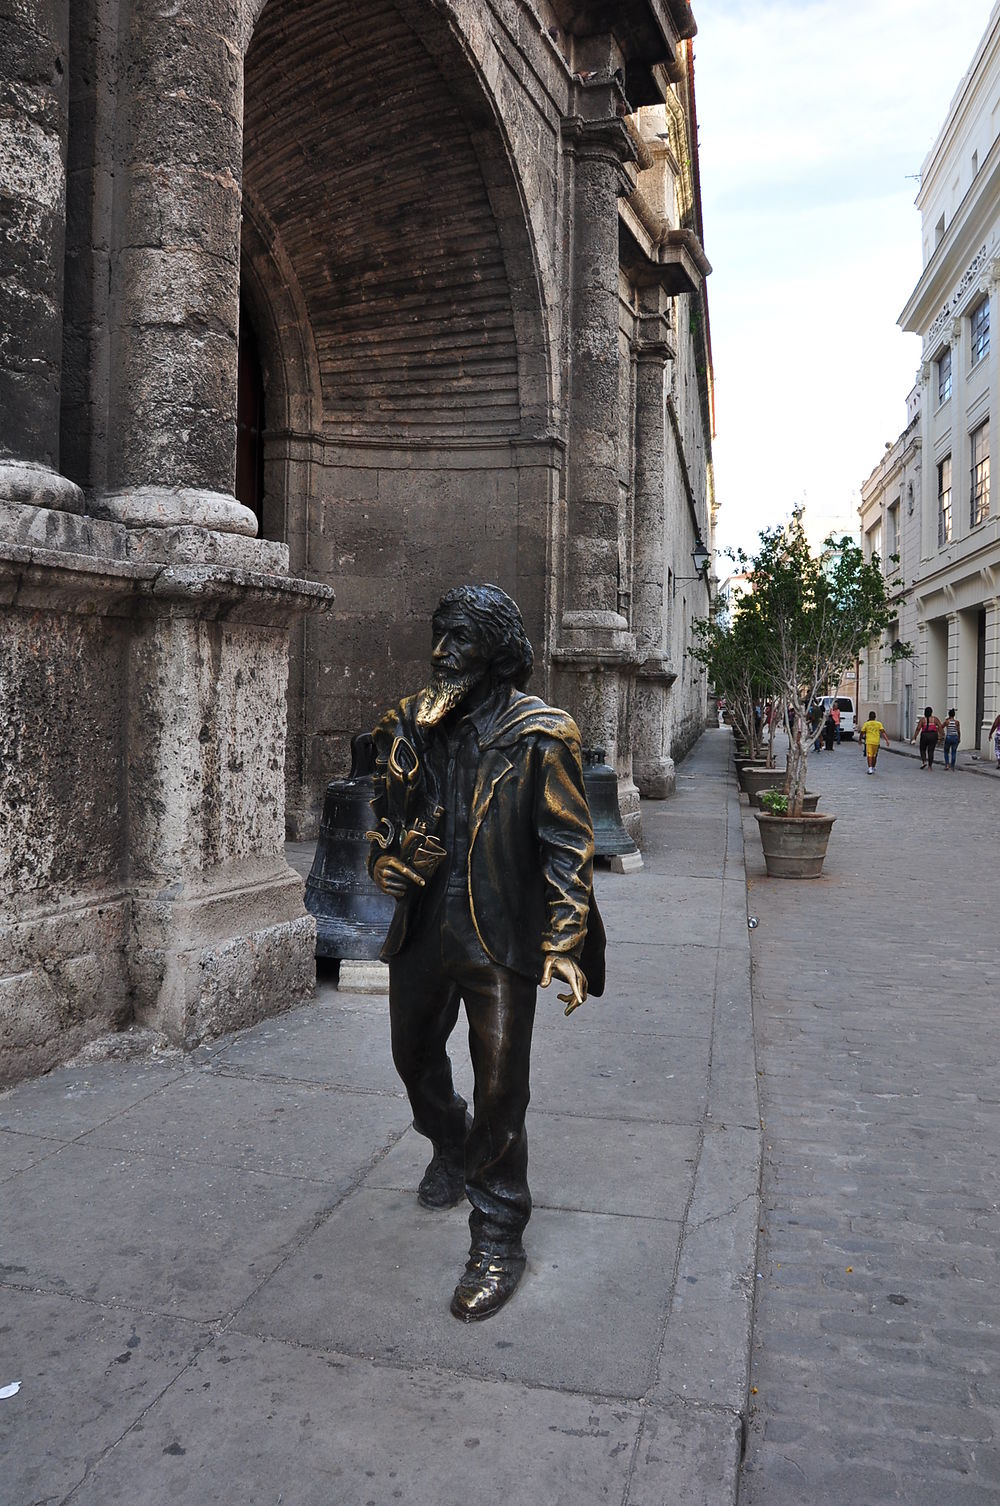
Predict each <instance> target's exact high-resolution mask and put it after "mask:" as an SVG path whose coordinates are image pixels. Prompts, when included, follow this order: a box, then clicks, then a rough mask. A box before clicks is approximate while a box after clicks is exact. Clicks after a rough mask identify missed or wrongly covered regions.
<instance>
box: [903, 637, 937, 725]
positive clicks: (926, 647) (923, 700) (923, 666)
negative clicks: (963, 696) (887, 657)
mask: <svg viewBox="0 0 1000 1506" xmlns="http://www.w3.org/2000/svg"><path fill="white" fill-rule="evenodd" d="M930 646H931V645H930V634H929V632H928V629H927V624H926V622H918V623H917V700H918V701H919V702H920V711H919V714H920V715H921V716H922V715H923V710H924V707H925V706H926V705H927V684H928V680H929V678H930V667H929V665H928V662H927V656H928V654H929V652H930ZM915 725H916V723H914V726H915ZM904 730H905V732H906V736H907V737H910V736H911V734H912V732H913V728H912V727H907V728H905V729H904Z"/></svg>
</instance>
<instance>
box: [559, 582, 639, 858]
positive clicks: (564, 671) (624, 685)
mask: <svg viewBox="0 0 1000 1506" xmlns="http://www.w3.org/2000/svg"><path fill="white" fill-rule="evenodd" d="M552 658H553V663H554V665H555V667H556V677H555V699H556V701H557V703H558V704H559V705H561V706H565V707H566V708H567V710H569V711H570V712H571V713H572V715H573V717H574V718H575V720H576V722H577V725H578V726H579V728H580V731H581V734H582V736H583V740H584V744H585V746H588V747H600V748H603V749H604V751H605V756H606V758H607V761H608V763H609V764H611V766H612V768H614V769H615V771H616V773H617V774H618V808H619V810H620V811H621V817H622V822H623V824H624V826H625V830H626V831H627V832H628V834H629V836H630V837H631V838H632V840H633V841H635V842H638V841H639V839H640V836H641V817H640V813H639V791H638V789H637V787H636V784H635V782H634V780H633V778H632V766H631V758H630V756H629V752H628V736H627V726H628V714H629V703H628V689H629V679H630V675H631V671H632V669H633V667H634V665H635V658H636V654H635V638H634V637H633V635H632V633H631V632H630V631H629V628H628V623H627V622H626V621H625V618H624V617H622V616H621V615H620V614H619V613H617V612H600V611H595V612H566V613H564V614H563V619H562V624H561V632H560V636H559V645H558V647H557V648H555V649H554V650H553V653H552Z"/></svg>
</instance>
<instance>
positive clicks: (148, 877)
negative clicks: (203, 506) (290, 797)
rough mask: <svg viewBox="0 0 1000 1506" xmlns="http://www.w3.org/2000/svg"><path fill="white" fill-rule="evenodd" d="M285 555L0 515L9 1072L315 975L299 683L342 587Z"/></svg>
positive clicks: (2, 1017)
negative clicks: (296, 717)
mask: <svg viewBox="0 0 1000 1506" xmlns="http://www.w3.org/2000/svg"><path fill="white" fill-rule="evenodd" d="M234 549H235V550H236V552H237V554H238V558H237V554H234ZM150 554H152V555H154V556H158V558H150V557H149V556H150ZM171 555H173V559H172V560H171V558H170V556H171ZM199 556H200V558H199ZM227 556H228V558H227ZM255 564H256V565H257V566H258V567H259V568H257V569H254V568H253V566H254V565H255ZM285 568H287V552H286V551H285V549H284V546H282V545H277V544H256V542H255V541H252V540H246V539H233V540H227V539H225V538H223V537H220V536H218V535H213V534H211V533H210V532H209V531H208V530H204V529H200V530H199V529H191V530H180V531H178V532H176V533H175V534H171V533H170V532H169V531H166V530H155V532H154V534H153V536H152V537H146V536H145V535H144V534H143V533H142V532H141V531H140V532H139V533H133V532H131V531H130V530H128V529H125V528H123V527H122V526H121V525H119V524H113V523H109V522H101V521H98V520H96V519H93V518H89V517H78V516H75V515H71V514H67V513H59V512H53V511H50V510H48V509H42V508H31V507H27V506H19V507H10V506H8V507H7V508H6V509H4V508H2V507H0V603H2V606H0V611H2V615H3V625H2V631H3V636H4V643H5V645H6V651H5V653H4V655H3V656H2V658H0V695H2V703H3V711H4V714H3V717H2V720H0V812H2V813H3V817H2V819H3V822H4V832H3V840H2V842H0V915H2V919H0V1080H12V1079H14V1078H16V1077H18V1076H22V1075H25V1074H26V1073H28V1072H32V1071H40V1070H43V1069H44V1068H46V1067H48V1066H51V1065H52V1064H53V1062H56V1061H58V1060H60V1059H64V1058H65V1057H66V1056H67V1055H69V1054H70V1053H71V1051H73V1050H74V1049H76V1048H78V1047H79V1046H80V1045H81V1044H83V1043H84V1042H85V1041H86V1040H87V1039H89V1038H91V1037H93V1036H95V1035H97V1034H100V1033H102V1032H104V1031H106V1030H109V1029H116V1028H119V1027H121V1026H123V1025H125V1024H127V1023H129V1022H130V1021H132V1020H136V1021H138V1022H139V1023H141V1024H143V1025H146V1026H150V1027H152V1028H154V1029H155V1030H157V1031H159V1032H161V1033H162V1034H163V1035H164V1036H165V1037H166V1038H167V1039H168V1040H170V1041H172V1042H174V1043H176V1044H183V1045H185V1046H191V1045H194V1044H195V1043H196V1042H197V1041H199V1040H204V1039H206V1038H207V1037H210V1036H212V1035H216V1034H218V1033H219V1032H220V1031H223V1030H230V1029H233V1028H235V1027H237V1026H242V1025H247V1024H250V1023H252V1022H253V1021H255V1020H257V1019H259V1018H261V1017H262V1016H264V1015H267V1014H273V1013H276V1012H278V1011H279V1010H282V1009H285V1008H287V1007H288V1006H289V1005H291V1004H293V1003H294V1002H295V1001H296V1000H297V999H301V998H302V997H303V996H304V995H306V994H307V993H308V992H309V991H310V990H311V988H312V985H313V981H314V976H315V968H314V963H313V950H314V923H313V920H312V918H311V917H310V916H308V915H307V914H306V912H305V908H304V906H303V903H302V892H303V885H302V881H301V879H300V878H299V877H298V876H297V875H296V874H295V873H293V871H292V870H291V869H290V868H289V867H288V864H287V863H286V861H285V858H284V851H283V845H284V748H285V728H286V720H287V710H286V705H285V688H286V683H287V664H288V629H289V624H290V623H291V622H292V621H293V620H294V618H295V617H296V616H297V615H299V614H300V613H302V612H304V611H315V610H317V609H322V608H323V607H324V606H326V604H327V603H328V601H329V598H330V596H331V593H330V592H329V590H328V589H327V588H325V587H322V586H316V585H313V584H311V583H309V582H305V581H299V580H294V579H290V578H289V577H288V576H287V574H284V573H282V571H283V570H284V569H285Z"/></svg>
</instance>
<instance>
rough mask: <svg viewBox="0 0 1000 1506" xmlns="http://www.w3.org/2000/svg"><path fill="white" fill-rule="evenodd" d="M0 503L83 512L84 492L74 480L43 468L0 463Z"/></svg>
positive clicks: (18, 461) (23, 464)
mask: <svg viewBox="0 0 1000 1506" xmlns="http://www.w3.org/2000/svg"><path fill="white" fill-rule="evenodd" d="M0 502H16V503H18V504H20V505H22V506H23V505H27V506H29V507H51V508H55V509H56V511H58V512H83V510H84V507H85V505H86V504H85V502H84V496H83V492H82V491H81V490H80V488H79V487H78V486H77V485H76V484H75V482H73V481H68V480H67V479H66V477H65V476H60V474H59V472H58V471H53V470H51V469H50V468H49V467H48V466H46V465H34V464H32V463H31V462H30V461H27V460H0Z"/></svg>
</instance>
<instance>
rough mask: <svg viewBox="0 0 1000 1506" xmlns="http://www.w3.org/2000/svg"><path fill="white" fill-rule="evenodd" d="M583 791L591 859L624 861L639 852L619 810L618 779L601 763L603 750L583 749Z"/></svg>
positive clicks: (611, 770)
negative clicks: (591, 825)
mask: <svg viewBox="0 0 1000 1506" xmlns="http://www.w3.org/2000/svg"><path fill="white" fill-rule="evenodd" d="M582 751H583V787H584V789H585V790H586V791H587V800H588V802H589V804H590V819H591V821H592V822H593V823H594V857H595V858H615V857H624V856H626V855H627V854H630V853H638V851H639V849H638V847H637V846H636V845H635V843H634V842H633V840H632V838H631V837H630V836H629V834H628V832H627V831H626V830H625V826H624V823H623V821H622V813H621V810H620V809H619V807H618V775H617V774H616V773H615V771H614V769H612V768H611V767H610V765H609V764H606V763H605V762H604V749H603V748H584V749H583V750H582Z"/></svg>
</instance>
